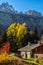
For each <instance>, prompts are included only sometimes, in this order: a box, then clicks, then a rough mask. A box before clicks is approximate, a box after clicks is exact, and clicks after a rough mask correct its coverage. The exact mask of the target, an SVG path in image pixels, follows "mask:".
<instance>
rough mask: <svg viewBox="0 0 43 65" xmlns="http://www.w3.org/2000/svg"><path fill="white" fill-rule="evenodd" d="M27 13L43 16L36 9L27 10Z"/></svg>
mask: <svg viewBox="0 0 43 65" xmlns="http://www.w3.org/2000/svg"><path fill="white" fill-rule="evenodd" d="M25 13H26V14H27V15H33V16H42V14H41V13H40V12H37V11H35V10H28V11H26V12H25Z"/></svg>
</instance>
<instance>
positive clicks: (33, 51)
mask: <svg viewBox="0 0 43 65" xmlns="http://www.w3.org/2000/svg"><path fill="white" fill-rule="evenodd" d="M18 51H19V52H20V55H21V57H22V58H32V57H34V58H39V57H43V44H41V43H40V42H38V43H37V44H32V45H31V44H30V43H28V45H27V46H25V47H23V48H20V49H18Z"/></svg>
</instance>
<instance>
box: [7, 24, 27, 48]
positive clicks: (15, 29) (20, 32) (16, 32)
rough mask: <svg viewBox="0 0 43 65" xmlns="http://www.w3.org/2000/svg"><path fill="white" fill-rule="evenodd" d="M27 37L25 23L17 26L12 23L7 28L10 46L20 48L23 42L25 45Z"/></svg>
mask: <svg viewBox="0 0 43 65" xmlns="http://www.w3.org/2000/svg"><path fill="white" fill-rule="evenodd" d="M26 35H27V26H26V23H23V24H19V23H17V24H16V23H13V24H11V25H10V26H9V27H8V30H7V37H8V40H9V41H10V42H11V43H12V44H13V45H12V46H15V48H16V46H17V47H18V48H20V47H22V45H23V42H24V43H25V42H26V41H25V39H26Z"/></svg>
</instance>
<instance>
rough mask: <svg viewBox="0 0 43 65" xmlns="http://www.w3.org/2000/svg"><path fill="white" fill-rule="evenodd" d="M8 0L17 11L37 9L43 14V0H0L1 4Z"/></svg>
mask: <svg viewBox="0 0 43 65" xmlns="http://www.w3.org/2000/svg"><path fill="white" fill-rule="evenodd" d="M6 1H7V2H8V3H9V4H10V5H12V6H13V8H14V9H15V10H17V11H23V12H25V11H27V10H36V11H38V12H41V13H42V14H43V0H0V4H1V3H2V2H6Z"/></svg>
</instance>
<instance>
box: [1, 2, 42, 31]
mask: <svg viewBox="0 0 43 65" xmlns="http://www.w3.org/2000/svg"><path fill="white" fill-rule="evenodd" d="M13 22H17V23H18V22H19V23H23V22H26V24H27V25H28V26H29V27H30V29H33V27H34V25H35V24H36V25H37V26H38V29H40V30H41V26H43V16H42V14H41V13H40V12H37V11H34V10H29V11H27V12H25V13H23V12H19V13H18V12H17V11H15V10H14V8H13V7H12V6H11V5H9V4H8V3H2V4H1V5H0V29H1V30H2V31H5V29H7V28H8V26H9V25H10V24H12V23H13ZM40 30H39V31H40Z"/></svg>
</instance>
